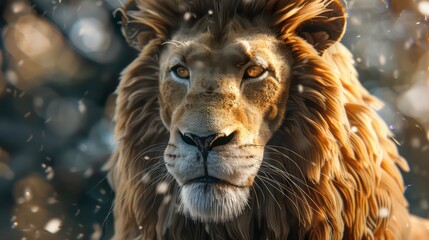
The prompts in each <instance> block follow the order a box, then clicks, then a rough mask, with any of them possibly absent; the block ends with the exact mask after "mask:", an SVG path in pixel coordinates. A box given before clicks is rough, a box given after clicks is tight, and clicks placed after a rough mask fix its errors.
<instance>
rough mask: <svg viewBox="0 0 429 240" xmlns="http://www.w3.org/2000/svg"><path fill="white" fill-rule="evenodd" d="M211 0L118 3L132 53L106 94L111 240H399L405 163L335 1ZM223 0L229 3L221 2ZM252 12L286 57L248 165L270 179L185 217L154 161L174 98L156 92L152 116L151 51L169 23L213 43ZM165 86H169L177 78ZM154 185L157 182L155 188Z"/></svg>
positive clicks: (154, 56)
mask: <svg viewBox="0 0 429 240" xmlns="http://www.w3.org/2000/svg"><path fill="white" fill-rule="evenodd" d="M136 2H137V4H136ZM218 2H220V4H219V5H214V6H213V5H212V1H203V0H201V1H195V3H194V5H187V4H186V3H184V2H182V1H172V0H162V1H161V0H138V1H130V3H129V4H128V5H127V6H126V7H125V8H124V10H121V11H122V12H123V13H124V14H125V15H124V34H125V35H126V37H127V39H128V40H129V42H130V44H131V45H133V46H134V47H136V48H137V49H139V50H141V52H140V54H139V56H138V57H137V59H136V60H135V61H134V62H133V63H131V64H130V66H128V67H127V68H126V69H125V70H124V72H123V76H122V79H121V83H120V86H119V88H118V92H117V93H118V99H117V106H116V115H115V117H116V137H117V139H118V147H117V150H116V152H115V154H114V156H113V157H112V161H111V163H110V167H111V169H110V177H111V183H112V186H113V187H114V188H115V191H116V199H115V206H114V216H115V237H114V238H115V239H135V238H138V239H407V237H408V236H409V232H410V230H409V229H410V226H409V214H408V210H407V202H406V200H405V198H404V196H403V190H404V186H403V183H402V177H401V173H400V171H399V168H398V166H399V167H401V168H402V169H404V170H407V163H406V162H405V160H404V159H402V158H401V157H400V156H399V155H398V152H397V149H396V146H395V144H394V143H393V142H392V141H391V139H390V137H392V136H391V133H390V131H389V129H388V128H387V126H386V125H385V123H384V122H383V121H382V120H381V119H380V117H379V116H378V115H377V113H376V112H375V110H374V109H376V108H378V107H379V106H380V103H379V102H378V101H377V100H376V99H375V98H374V97H372V96H371V95H370V94H369V93H368V92H367V91H366V90H365V89H364V88H363V87H362V86H361V85H360V83H359V81H358V78H357V73H356V70H355V69H354V67H353V60H352V56H351V54H350V53H349V51H348V50H347V49H345V47H344V46H342V45H341V44H339V43H335V42H336V41H337V40H338V39H339V38H340V37H341V35H342V33H343V25H344V13H343V10H342V9H341V5H340V4H339V3H338V2H337V1H324V0H282V1H277V0H276V1H275V0H263V1H262V0H261V1H254V2H252V1H244V0H243V1H235V3H232V2H234V1H229V2H228V1H218ZM246 2H247V3H246ZM249 2H250V3H249ZM235 4H237V5H238V6H237V5H235ZM182 5H183V6H187V7H189V8H190V9H191V10H190V9H186V8H183V9H182V8H181V7H180V6H182ZM178 6H179V7H178ZM216 7H218V8H219V9H217V8H216ZM230 8H234V9H240V10H239V11H238V13H231V12H228V11H227V10H225V9H230ZM210 9H214V10H215V14H214V15H215V16H214V17H215V18H217V19H209V17H208V19H203V20H201V19H199V20H200V21H197V20H198V19H197V20H196V22H195V26H193V27H192V28H186V27H183V25H180V26H179V24H180V23H181V22H182V21H183V20H182V19H183V14H184V13H185V12H186V11H190V12H191V13H193V14H195V16H196V18H200V17H201V16H203V17H202V18H205V16H206V14H205V13H206V12H207V11H208V10H210ZM125 11H128V12H125ZM259 15H261V16H263V19H265V20H266V21H268V26H269V27H270V29H271V31H273V32H274V33H275V34H276V36H277V38H278V39H279V40H280V41H281V42H282V44H283V47H284V48H285V49H287V51H288V54H289V56H287V58H288V59H291V61H290V76H289V77H288V79H290V82H289V84H288V86H287V94H288V96H289V97H288V99H287V103H286V108H285V109H283V110H284V111H286V112H285V113H284V114H280V113H283V112H284V111H282V109H280V110H279V111H278V112H279V114H280V117H281V124H280V125H279V126H278V127H277V128H276V129H275V133H274V135H273V136H272V138H271V139H270V142H269V143H268V144H267V145H266V146H265V155H264V157H266V159H264V161H263V162H262V165H261V170H260V173H259V174H264V173H265V174H268V175H269V177H271V178H272V180H271V181H270V182H269V183H268V184H267V182H265V183H264V181H263V180H261V179H262V178H263V176H261V177H260V178H259V179H258V178H257V179H255V183H254V184H253V186H252V191H251V197H250V198H249V203H248V204H249V206H248V207H247V208H246V210H245V211H244V212H243V214H242V215H240V216H238V217H236V218H235V219H233V220H231V221H227V222H226V223H214V222H208V223H202V222H199V221H196V220H191V219H188V218H186V217H185V216H184V215H183V214H181V212H180V204H179V203H180V200H179V199H178V198H179V196H178V191H179V189H180V186H179V185H178V184H177V182H176V181H175V180H174V179H173V177H172V176H171V175H170V174H168V173H167V169H166V167H165V165H164V163H163V161H162V156H163V155H162V152H163V150H164V148H165V147H166V145H167V143H168V139H169V130H168V129H167V128H166V127H165V125H164V124H163V122H162V120H161V115H163V120H164V121H166V120H165V118H167V119H169V118H170V115H169V113H168V111H167V110H165V109H166V108H167V107H166V106H167V105H168V106H170V105H174V104H175V102H174V101H172V102H165V99H164V100H163V106H162V107H161V114H160V106H159V98H160V97H161V98H162V97H163V94H160V90H159V66H160V63H159V58H160V55H161V54H160V52H162V51H163V49H165V47H164V43H165V42H167V41H169V40H171V39H172V36H173V34H174V33H175V32H176V31H179V32H180V31H183V29H186V30H187V31H190V32H191V33H192V34H196V33H201V32H204V31H206V29H207V28H209V29H210V31H211V34H212V35H213V36H212V37H213V39H214V40H215V41H219V42H222V41H226V40H225V39H226V38H227V37H226V35H227V34H225V31H229V29H231V26H229V28H227V27H226V26H227V25H226V24H225V23H224V22H225V21H231V22H232V23H233V24H236V25H237V28H238V29H240V26H242V25H246V24H247V22H246V21H247V19H248V18H253V17H254V16H259ZM231 19H232V20H231ZM267 19H268V20H267ZM222 23H223V24H222ZM232 28H234V27H232ZM189 29H190V30H189ZM315 29H316V31H315ZM319 29H323V31H319ZM326 32H327V33H328V38H326V37H325V35H324V34H326ZM320 38H321V39H322V40H323V41H322V40H320ZM171 87H175V88H177V91H175V92H174V93H175V94H181V93H180V91H181V90H180V89H181V88H180V87H177V86H171ZM166 91H167V90H166ZM164 97H165V96H164ZM255 97H256V98H257V97H258V96H255ZM169 98H170V99H174V98H175V96H169ZM284 100H285V99H284ZM279 101H280V100H279ZM173 107H174V106H172V108H173ZM164 110H165V112H163V111H164ZM273 115H274V116H276V113H273ZM160 156H161V157H160ZM149 173H150V175H148V174H149ZM284 174H288V175H284ZM268 175H267V177H268ZM285 176H286V177H287V178H285ZM276 181H277V182H278V183H279V185H278V186H277V185H276ZM158 183H163V184H168V188H167V189H166V190H165V191H163V190H160V188H159V185H158ZM166 186H167V185H166ZM176 203H177V204H176ZM178 207H179V209H178Z"/></svg>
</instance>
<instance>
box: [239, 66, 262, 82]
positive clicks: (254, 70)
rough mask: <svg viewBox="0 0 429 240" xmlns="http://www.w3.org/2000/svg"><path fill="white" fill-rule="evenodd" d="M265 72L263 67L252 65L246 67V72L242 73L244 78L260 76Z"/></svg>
mask: <svg viewBox="0 0 429 240" xmlns="http://www.w3.org/2000/svg"><path fill="white" fill-rule="evenodd" d="M265 72H266V70H265V68H263V67H261V66H258V65H253V66H250V67H248V68H247V69H246V73H245V74H244V78H245V79H246V78H258V77H260V76H262V75H263V74H264V73H265Z"/></svg>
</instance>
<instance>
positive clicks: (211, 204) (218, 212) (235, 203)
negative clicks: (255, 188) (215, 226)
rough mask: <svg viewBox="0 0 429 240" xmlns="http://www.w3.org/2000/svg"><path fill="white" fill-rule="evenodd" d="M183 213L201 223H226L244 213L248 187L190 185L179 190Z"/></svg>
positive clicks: (206, 184) (205, 184) (207, 184)
mask: <svg viewBox="0 0 429 240" xmlns="http://www.w3.org/2000/svg"><path fill="white" fill-rule="evenodd" d="M180 195H181V199H182V206H183V213H184V214H185V215H186V216H188V217H190V218H192V219H193V220H197V221H201V222H215V223H220V222H226V221H229V220H232V219H234V218H236V217H238V216H239V215H241V214H242V213H243V212H244V209H245V207H246V205H247V200H248V198H249V188H248V187H235V186H232V185H225V184H209V183H192V184H186V185H184V186H183V187H182V189H181V193H180Z"/></svg>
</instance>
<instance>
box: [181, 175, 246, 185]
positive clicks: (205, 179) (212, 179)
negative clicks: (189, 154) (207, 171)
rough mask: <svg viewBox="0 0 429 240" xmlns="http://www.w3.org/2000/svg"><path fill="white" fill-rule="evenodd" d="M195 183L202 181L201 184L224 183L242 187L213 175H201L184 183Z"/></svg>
mask: <svg viewBox="0 0 429 240" xmlns="http://www.w3.org/2000/svg"><path fill="white" fill-rule="evenodd" d="M194 183H200V184H206V185H223V186H230V187H239V188H242V186H238V185H235V184H233V183H230V182H227V181H224V180H221V179H219V178H216V177H212V176H201V177H197V178H193V179H191V180H189V181H187V182H186V183H185V184H184V185H188V184H194Z"/></svg>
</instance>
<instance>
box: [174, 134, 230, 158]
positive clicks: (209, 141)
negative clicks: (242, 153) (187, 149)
mask: <svg viewBox="0 0 429 240" xmlns="http://www.w3.org/2000/svg"><path fill="white" fill-rule="evenodd" d="M235 134H236V132H233V133H231V134H229V135H228V136H227V135H226V134H224V133H215V134H212V135H209V136H205V137H201V136H197V135H195V134H192V133H185V134H182V133H180V136H181V138H182V140H183V141H184V142H185V143H187V144H189V145H193V146H196V147H197V148H198V150H199V151H200V152H201V153H203V154H204V153H207V152H208V151H211V150H212V149H213V148H214V147H217V146H222V145H226V144H228V143H229V142H231V140H232V139H233V138H234V136H235Z"/></svg>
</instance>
